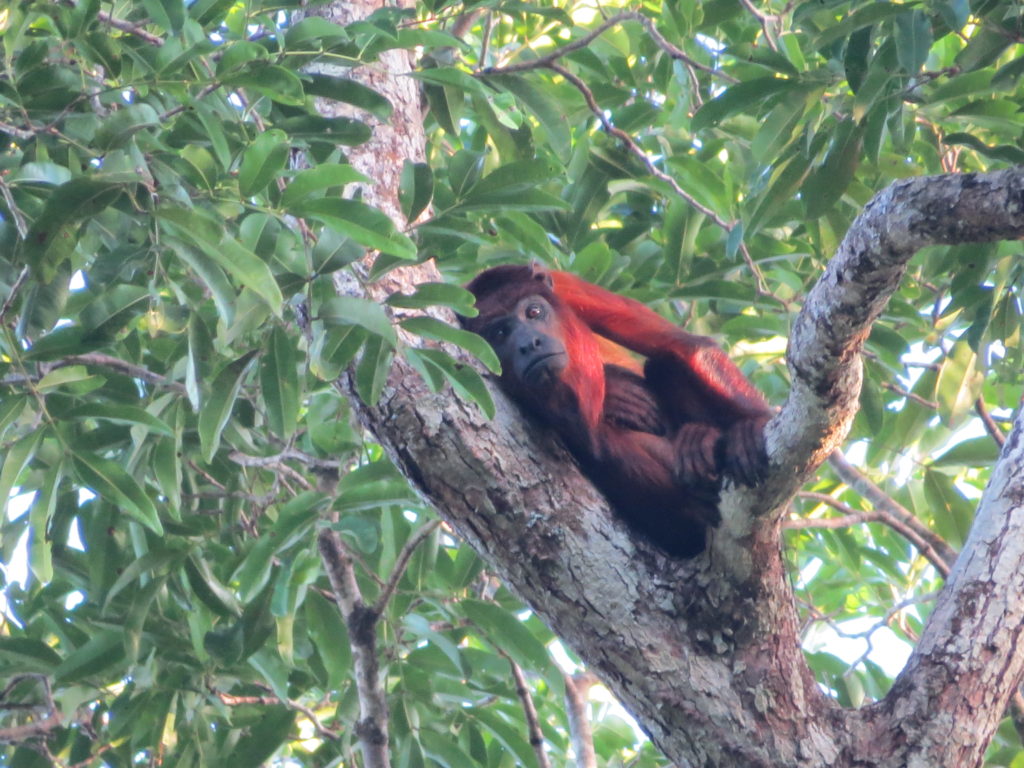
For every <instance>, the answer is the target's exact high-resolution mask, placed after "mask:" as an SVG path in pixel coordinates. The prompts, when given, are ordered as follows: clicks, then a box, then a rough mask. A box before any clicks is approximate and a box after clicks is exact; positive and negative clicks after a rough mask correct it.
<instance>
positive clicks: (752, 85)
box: [690, 77, 808, 133]
mask: <svg viewBox="0 0 1024 768" xmlns="http://www.w3.org/2000/svg"><path fill="white" fill-rule="evenodd" d="M807 87H808V86H807V85H805V84H803V83H801V82H799V81H797V80H786V79H783V78H779V77H758V78H755V79H753V80H748V81H746V82H742V83H737V84H736V85H731V86H729V87H728V88H726V89H725V90H724V91H723V92H722V93H721V94H719V95H718V96H716V97H715V98H714V99H712V100H711V101H708V102H705V103H704V106H702V107H701V108H700V109H698V110H697V112H696V114H694V116H693V120H692V121H691V123H690V128H691V130H693V131H694V132H695V133H696V132H699V131H702V130H704V129H705V128H710V127H712V126H715V125H718V124H719V123H720V122H722V121H723V120H725V119H726V118H727V117H732V116H733V115H735V114H737V113H738V112H741V111H743V110H745V109H747V108H749V107H751V106H753V105H755V104H758V103H760V102H761V101H764V100H765V99H766V98H768V97H769V96H774V95H776V94H780V93H787V92H790V91H795V90H797V89H800V88H807Z"/></svg>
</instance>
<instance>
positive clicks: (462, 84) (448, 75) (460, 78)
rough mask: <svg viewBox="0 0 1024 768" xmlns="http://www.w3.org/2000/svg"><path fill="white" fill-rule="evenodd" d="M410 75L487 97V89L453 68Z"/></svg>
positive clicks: (422, 71)
mask: <svg viewBox="0 0 1024 768" xmlns="http://www.w3.org/2000/svg"><path fill="white" fill-rule="evenodd" d="M409 74H410V75H412V76H413V77H415V78H416V79H417V80H422V81H423V82H425V83H433V84H434V85H442V86H451V87H453V88H458V89H460V90H463V91H465V92H466V93H476V94H479V95H481V96H486V95H487V88H486V87H485V86H484V84H483V83H481V82H480V81H479V80H477V79H476V78H475V77H473V76H472V75H471V74H469V73H468V72H463V71H462V70H461V69H456V68H455V67H436V68H433V69H422V70H420V71H419V72H410V73H409Z"/></svg>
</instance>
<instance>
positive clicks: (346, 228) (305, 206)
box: [289, 199, 417, 259]
mask: <svg viewBox="0 0 1024 768" xmlns="http://www.w3.org/2000/svg"><path fill="white" fill-rule="evenodd" d="M289 212H290V213H292V214H294V215H295V216H300V217H303V218H311V219H316V220H317V221H321V222H323V223H324V224H326V225H328V226H330V227H333V228H334V229H336V230H338V231H339V232H341V233H342V234H344V235H346V236H347V237H350V238H352V239H353V240H355V241H356V242H357V243H359V244H360V245H365V246H366V247H367V248H374V249H376V250H378V251H380V252H381V253H389V254H391V255H392V256H397V257H398V258H400V259H415V258H416V253H417V251H416V245H415V243H413V242H412V240H410V239H409V238H408V237H406V236H405V235H403V234H402V233H401V232H398V231H397V230H396V229H395V225H394V224H393V223H392V221H391V219H389V218H388V217H387V215H386V214H384V213H381V212H380V211H378V210H377V209H376V208H371V207H370V206H368V205H366V203H361V202H359V201H358V200H342V199H319V200H306V201H304V202H301V203H299V204H298V205H296V206H294V207H292V208H291V209H290V210H289Z"/></svg>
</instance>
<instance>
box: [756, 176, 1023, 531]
mask: <svg viewBox="0 0 1024 768" xmlns="http://www.w3.org/2000/svg"><path fill="white" fill-rule="evenodd" d="M1022 235H1024V171H1022V170H1021V169H1019V168H1012V169H1008V170H1004V171H996V172H994V173H987V174H949V175H944V176H926V177H919V178H912V179H904V180H901V181H897V182H895V183H893V184H892V185H890V186H889V187H888V188H886V189H885V190H884V191H882V192H881V193H879V194H878V195H876V196H875V197H874V198H873V199H872V200H871V201H870V202H869V203H868V204H867V205H866V206H865V208H864V210H863V211H862V212H861V214H860V215H859V216H858V217H857V219H856V221H854V223H853V225H852V226H851V227H850V230H849V232H847V234H846V237H845V238H843V241H842V243H841V244H840V246H839V250H838V252H837V253H836V255H835V257H834V258H833V259H832V260H831V261H830V262H829V264H828V266H827V268H826V269H825V273H824V274H823V275H822V277H821V279H820V280H819V281H818V282H817V284H816V285H815V286H814V288H813V289H812V290H811V292H810V293H809V294H808V296H807V300H806V302H805V303H804V307H803V309H802V310H801V312H800V314H799V316H798V317H797V320H796V322H795V323H794V325H793V329H792V332H791V334H790V344H789V353H788V357H787V363H788V366H789V371H790V376H791V379H792V382H793V384H792V388H791V390H790V394H789V399H788V401H787V403H786V405H785V406H784V407H783V411H782V413H781V415H780V416H779V417H777V418H776V419H774V420H773V422H772V423H771V424H770V425H769V428H768V440H769V449H770V453H771V455H772V462H773V464H774V465H775V466H777V467H779V468H780V470H781V471H780V472H778V473H777V474H775V475H774V477H775V479H776V480H775V482H771V483H769V484H768V486H767V487H766V488H763V489H759V490H760V493H759V494H758V495H757V499H756V500H755V499H754V498H753V497H746V498H744V500H743V502H744V506H745V507H746V508H747V509H751V510H753V509H755V507H756V508H758V509H761V510H763V511H765V512H767V511H768V510H769V509H771V510H773V512H772V515H773V516H775V517H781V515H782V514H783V512H784V506H783V505H782V504H781V502H783V501H784V500H785V499H786V498H788V497H789V496H791V495H792V494H793V492H795V490H796V489H797V488H799V486H800V485H801V484H803V483H804V482H805V481H806V480H807V478H809V477H810V475H811V472H813V470H814V468H815V467H817V466H818V465H820V464H821V462H823V461H824V460H825V459H826V458H827V457H828V455H829V454H830V453H832V451H833V450H835V448H837V447H838V446H839V444H840V442H841V441H842V440H843V438H844V437H845V436H846V434H847V433H848V431H849V427H850V424H851V422H852V420H853V416H854V414H855V413H856V411H857V407H858V397H859V394H860V384H861V362H860V352H861V347H862V346H863V341H864V339H865V338H866V336H867V334H868V332H869V331H870V329H871V325H872V323H873V322H874V321H875V319H876V318H877V317H878V316H879V314H880V313H881V312H882V309H883V308H884V307H885V305H886V303H887V302H888V300H889V297H890V296H891V295H892V293H893V291H895V290H896V287H897V286H898V285H899V282H900V279H901V278H902V276H903V273H904V271H905V269H906V265H907V262H908V261H909V260H910V258H911V257H912V256H913V255H914V254H915V253H916V252H917V251H918V250H919V249H921V248H923V247H924V246H926V245H938V244H946V245H953V244H959V243H972V242H990V241H995V240H1001V239H1014V238H1019V237H1021V236H1022ZM755 502H756V503H755ZM774 525H775V523H774V521H766V522H765V528H766V530H767V529H768V528H771V527H774Z"/></svg>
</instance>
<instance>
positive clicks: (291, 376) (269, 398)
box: [260, 326, 301, 442]
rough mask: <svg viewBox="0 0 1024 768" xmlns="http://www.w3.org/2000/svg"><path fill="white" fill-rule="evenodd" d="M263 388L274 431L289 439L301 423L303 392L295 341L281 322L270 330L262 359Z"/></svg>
mask: <svg viewBox="0 0 1024 768" xmlns="http://www.w3.org/2000/svg"><path fill="white" fill-rule="evenodd" d="M260 390H261V391H262V393H263V400H264V403H265V404H266V407H267V425H268V426H269V427H270V431H271V433H272V434H274V435H276V436H277V437H279V438H280V439H281V440H284V441H286V442H287V441H288V440H290V439H291V436H292V434H293V433H294V432H295V426H296V424H297V423H298V418H299V399H300V396H301V393H300V388H299V374H298V360H297V359H296V355H295V349H294V347H293V342H292V339H290V338H288V334H286V333H285V332H284V329H283V328H281V327H280V326H274V329H273V330H272V331H271V332H270V339H269V343H268V344H267V352H266V354H264V355H263V359H262V360H261V361H260Z"/></svg>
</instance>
